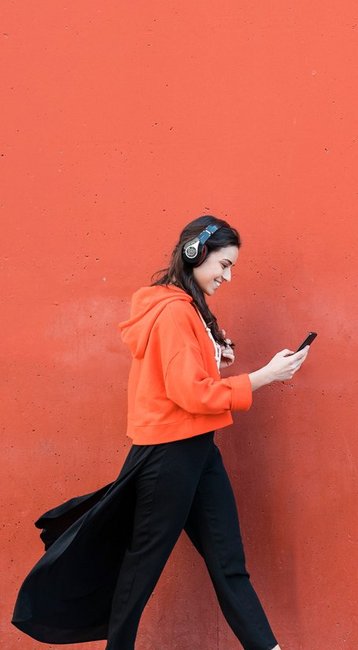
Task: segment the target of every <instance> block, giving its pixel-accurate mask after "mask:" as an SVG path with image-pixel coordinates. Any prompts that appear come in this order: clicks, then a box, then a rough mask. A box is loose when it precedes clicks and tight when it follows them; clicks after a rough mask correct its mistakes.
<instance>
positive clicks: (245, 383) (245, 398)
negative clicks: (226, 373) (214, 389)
mask: <svg viewBox="0 0 358 650" xmlns="http://www.w3.org/2000/svg"><path fill="white" fill-rule="evenodd" d="M223 381H224V383H226V384H227V385H228V386H230V388H231V407H230V408H231V410H232V411H248V410H249V408H250V406H251V404H252V385H251V381H250V377H249V375H248V374H247V373H244V374H242V375H236V376H235V377H227V378H226V379H224V380H223Z"/></svg>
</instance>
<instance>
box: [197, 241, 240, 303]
mask: <svg viewBox="0 0 358 650" xmlns="http://www.w3.org/2000/svg"><path fill="white" fill-rule="evenodd" d="M238 255H239V249H238V248H237V246H225V247H224V248H219V249H218V250H216V251H212V252H211V253H209V255H208V256H207V258H206V260H205V262H203V263H202V264H200V266H195V267H194V268H193V277H194V280H195V282H196V283H197V284H198V285H199V287H200V288H201V289H202V291H203V292H204V293H206V295H207V296H212V295H213V294H214V293H215V291H216V290H217V289H218V287H220V285H221V283H222V282H224V281H225V282H230V280H231V267H232V266H235V264H236V260H237V258H238Z"/></svg>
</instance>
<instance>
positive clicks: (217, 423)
mask: <svg viewBox="0 0 358 650" xmlns="http://www.w3.org/2000/svg"><path fill="white" fill-rule="evenodd" d="M232 423H233V419H232V415H231V412H230V411H227V412H226V413H225V414H221V415H220V416H217V415H215V416H207V415H206V416H203V417H198V418H196V419H195V420H194V421H193V420H192V418H186V419H185V420H184V421H182V422H178V423H177V424H174V423H172V424H171V426H170V427H169V425H168V424H167V423H163V424H157V425H150V426H147V427H146V426H142V427H138V428H136V427H135V426H131V427H129V428H128V431H127V434H126V435H127V436H128V438H131V439H132V442H133V444H134V445H158V444H161V443H164V442H175V441H176V440H184V439H186V438H192V437H193V436H198V435H201V434H203V433H207V432H208V431H214V430H216V429H223V428H224V427H227V426H230V424H232ZM161 428H163V429H164V430H163V431H162V430H161Z"/></svg>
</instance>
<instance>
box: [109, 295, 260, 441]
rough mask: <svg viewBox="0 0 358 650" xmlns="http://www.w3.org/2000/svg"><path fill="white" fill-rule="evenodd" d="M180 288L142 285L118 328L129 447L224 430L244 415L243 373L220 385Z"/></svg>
mask: <svg viewBox="0 0 358 650" xmlns="http://www.w3.org/2000/svg"><path fill="white" fill-rule="evenodd" d="M191 303H192V298H191V296H189V295H188V294H187V293H186V292H185V291H183V289H180V288H179V287H175V286H173V285H170V286H160V285H159V286H158V285H157V286H149V287H142V288H141V289H138V291H136V292H135V293H134V294H133V297H132V303H131V312H130V318H129V320H127V321H123V322H122V323H119V329H120V330H121V334H122V340H123V341H124V342H125V343H126V344H128V346H129V348H130V350H131V353H132V356H133V359H132V366H131V369H130V373H129V382H128V425H127V436H129V437H130V438H132V439H133V443H134V444H137V445H153V444H158V443H162V442H171V441H174V440H180V439H182V438H190V437H191V436H196V435H199V434H201V433H206V432H207V431H213V430H215V429H219V428H222V427H225V426H228V425H229V424H232V422H233V420H232V416H231V411H232V410H234V411H235V410H248V409H249V408H250V406H251V402H252V388H251V382H250V379H249V376H248V375H247V374H242V375H236V376H233V377H226V378H225V379H222V378H221V376H220V373H219V370H218V367H217V364H216V361H215V354H214V346H213V342H212V341H211V340H210V338H209V336H208V334H207V332H206V330H205V327H204V324H203V322H202V320H201V318H200V317H199V314H198V312H197V311H196V309H195V307H194V305H193V304H191Z"/></svg>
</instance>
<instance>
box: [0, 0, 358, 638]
mask: <svg viewBox="0 0 358 650" xmlns="http://www.w3.org/2000/svg"><path fill="white" fill-rule="evenodd" d="M2 10H3V14H4V15H3V18H2V21H1V24H2V29H1V32H2V34H1V43H2V59H3V63H4V69H3V72H2V94H3V97H4V99H5V101H4V100H3V102H2V112H3V117H2V120H1V121H2V125H1V128H2V131H3V136H2V142H1V158H0V164H1V178H2V192H1V193H2V198H1V214H2V231H1V248H2V253H1V261H2V271H1V281H2V284H3V288H2V290H1V301H2V306H1V313H2V320H3V328H2V335H1V345H2V372H1V375H2V379H3V387H2V398H3V399H2V402H3V404H2V417H1V424H2V429H3V441H4V451H3V452H2V459H3V463H4V468H3V473H2V476H3V478H5V481H4V486H3V488H2V497H3V505H2V516H1V520H2V524H3V529H2V530H3V537H2V542H1V544H2V553H1V566H0V571H1V575H2V577H3V589H4V597H3V602H4V605H3V606H2V612H3V617H2V618H3V620H2V626H1V629H2V635H3V640H2V647H3V648H4V649H6V650H15V649H16V650H17V649H18V648H19V647H20V646H21V648H23V650H30V648H35V647H37V646H38V645H39V644H37V643H36V642H34V641H32V640H31V639H29V638H27V637H25V636H23V635H21V634H20V633H19V632H17V630H16V629H15V628H13V627H12V626H10V624H9V619H10V616H11V612H12V607H13V603H14V599H15V594H16V591H17V589H18V587H19V585H20V582H21V580H22V579H23V577H24V575H25V574H26V573H27V571H28V570H29V569H30V568H31V567H32V565H33V564H34V562H35V561H36V559H37V558H38V557H39V556H40V554H41V553H42V544H41V543H40V540H39V539H38V534H37V532H36V530H35V528H34V527H33V521H34V519H36V517H37V516H38V515H39V514H40V513H42V512H43V511H44V510H46V509H48V508H49V507H51V506H52V505H55V504H57V503H59V502H60V501H61V500H65V499H67V498H69V497H70V496H73V495H75V494H82V493H85V492H88V491H91V490H93V489H95V488H96V487H98V486H100V485H102V484H104V483H105V482H107V481H110V480H112V479H113V478H115V476H117V473H118V470H119V468H120V466H121V464H122V462H123V459H124V457H125V455H126V453H127V450H128V448H129V441H128V439H126V438H125V436H124V428H125V418H126V377H127V372H128V367H129V355H128V352H127V350H126V349H125V348H124V346H123V345H122V343H121V341H120V338H119V336H118V332H117V323H118V322H119V321H120V320H122V319H123V318H125V317H126V316H127V314H128V306H129V300H130V296H131V294H132V292H133V291H134V290H135V289H136V288H138V287H139V286H140V285H141V284H143V283H147V282H149V279H150V274H151V273H152V272H153V271H154V270H156V269H157V268H161V267H163V266H164V265H165V263H166V261H167V255H168V253H169V251H170V249H171V246H172V245H173V243H174V242H175V239H176V236H177V233H178V230H179V229H180V228H181V227H182V226H183V225H184V224H185V223H186V222H187V221H188V220H190V219H192V218H194V217H195V216H198V215H200V214H202V213H205V212H210V213H214V214H216V215H218V216H221V217H226V216H227V218H228V219H229V220H230V221H231V222H232V223H233V225H235V226H236V227H238V229H239V230H240V232H241V234H242V238H243V242H244V245H243V248H242V252H241V255H240V259H239V263H238V265H237V266H236V269H235V274H234V279H233V282H232V283H231V285H230V286H225V287H223V288H222V289H221V290H220V292H218V294H217V296H216V297H215V299H213V300H212V306H213V307H214V308H215V309H216V312H217V315H218V317H219V320H220V323H221V325H222V327H225V329H226V330H227V332H228V335H230V336H231V337H232V338H233V339H235V340H236V342H237V350H238V353H239V354H238V356H239V358H238V361H237V363H236V365H235V367H234V370H235V369H236V371H237V372H239V371H244V370H252V369H256V368H258V367H259V366H260V365H263V364H264V363H266V361H267V360H268V359H270V358H271V356H272V355H273V354H274V353H275V352H276V351H277V350H279V349H282V348H283V347H286V346H287V347H295V346H296V345H298V343H300V341H301V339H302V338H303V337H304V336H305V334H306V333H307V332H308V331H309V330H310V329H315V330H317V331H318V332H319V337H318V339H317V341H316V342H315V343H314V346H313V347H312V350H311V354H310V357H309V359H308V361H307V362H306V364H305V366H304V367H303V369H302V370H301V371H300V372H299V373H298V374H297V375H296V376H295V378H294V380H293V381H292V382H287V383H285V384H275V385H272V386H270V387H267V388H265V389H262V390H261V391H259V392H258V393H255V399H254V405H253V408H252V410H251V411H250V412H249V413H247V414H244V415H240V416H238V417H236V418H235V426H233V427H231V428H229V429H226V430H224V431H221V432H219V433H218V435H217V440H218V443H219V444H220V447H221V449H222V452H223V455H224V459H225V461H226V464H227V468H228V471H229V472H230V476H231V477H232V481H233V485H234V489H235V494H236V497H237V502H238V506H239V510H240V515H241V524H242V530H243V536H244V540H245V543H246V553H247V557H248V565H249V569H250V571H251V576H252V580H253V582H254V584H255V587H256V588H257V590H258V592H259V594H260V596H261V598H262V601H263V603H264V605H265V608H266V610H267V613H268V615H269V618H270V620H271V623H272V626H273V628H274V630H275V632H276V634H277V636H278V638H279V639H280V641H281V643H282V646H283V648H285V649H287V650H333V649H334V650H337V649H338V650H341V649H343V648H344V649H345V650H355V648H356V647H357V642H358V634H357V620H356V618H355V616H356V600H357V595H358V593H357V592H358V590H357V582H356V577H355V573H356V566H357V518H356V509H357V473H356V453H357V407H356V387H357V384H356V381H357V380H356V377H357V368H356V359H357V338H356V330H357V301H356V296H357V284H356V277H357V216H356V201H357V169H358V164H357V163H358V161H357V137H358V120H357V105H356V89H357V54H358V52H357V49H358V48H357V35H358V15H357V14H358V11H357V4H356V3H354V2H351V1H348V2H344V3H342V2H338V0H331V1H330V2H328V3H312V2H308V1H304V2H299V3H298V2H297V3H287V2H284V1H282V0H278V1H277V2H273V3H272V2H270V3H268V2H258V3H257V2H256V3H255V2H244V1H241V0H237V1H236V0H221V1H220V2H217V1H211V0H210V1H205V2H204V1H200V2H194V3H193V2H191V1H189V0H182V1H181V2H172V1H168V2H158V1H154V2H151V1H149V2H148V1H147V0H146V1H145V2H144V1H142V0H134V1H133V2H132V1H129V0H128V1H127V2H114V0H104V1H103V2H94V0H86V1H84V0H78V1H77V2H74V3H73V2H68V3H65V2H63V1H60V0H51V2H48V1H47V0H38V1H37V2H35V3H21V2H19V1H18V0H13V1H12V2H10V0H6V1H5V2H4V3H3V6H2ZM231 370H232V369H231ZM103 645H104V644H103V643H90V644H88V648H89V649H91V650H94V649H95V648H101V647H103ZM137 646H138V650H149V649H150V650H175V649H176V650H189V649H190V650H199V649H200V650H201V649H202V648H205V649H209V650H218V649H219V650H231V649H232V650H234V648H237V647H238V646H239V644H238V642H237V640H236V639H235V638H234V636H233V634H232V633H231V630H230V629H228V627H227V624H226V622H225V620H224V619H223V617H222V614H221V612H220V611H219V609H218V606H217V604H216V599H215V596H214V592H213V589H212V586H211V584H210V581H209V578H208V576H207V574H206V570H205V567H204V566H203V563H202V561H201V559H200V558H199V557H198V556H197V555H196V553H195V551H194V550H193V549H192V548H191V546H190V544H189V542H188V540H187V539H186V538H185V537H184V536H183V537H182V538H181V539H180V540H179V542H178V545H177V546H176V548H175V550H174V552H173V555H172V557H171V558H170V561H169V563H168V565H167V566H166V568H165V571H164V573H163V575H162V578H161V581H160V583H159V584H158V587H157V589H156V590H155V593H154V595H153V596H152V598H151V599H150V601H149V603H148V606H147V609H146V610H145V613H144V615H143V619H142V624H141V627H140V633H139V637H138V644H137ZM49 647H50V646H49ZM73 647H75V646H73ZM78 647H80V646H78ZM81 647H82V646H81Z"/></svg>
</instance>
